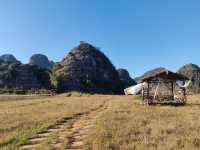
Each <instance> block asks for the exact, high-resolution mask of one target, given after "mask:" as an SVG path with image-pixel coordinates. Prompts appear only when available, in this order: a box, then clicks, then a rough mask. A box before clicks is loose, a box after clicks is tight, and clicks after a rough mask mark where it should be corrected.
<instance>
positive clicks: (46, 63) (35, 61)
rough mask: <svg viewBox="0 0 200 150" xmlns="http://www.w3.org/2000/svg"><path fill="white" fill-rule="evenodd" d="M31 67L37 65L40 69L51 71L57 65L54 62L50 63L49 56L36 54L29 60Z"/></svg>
mask: <svg viewBox="0 0 200 150" xmlns="http://www.w3.org/2000/svg"><path fill="white" fill-rule="evenodd" d="M29 64H30V65H37V66H38V67H39V68H43V69H48V70H51V69H52V67H53V65H54V64H55V63H54V62H53V61H50V60H49V59H48V58H47V56H45V55H43V54H34V55H33V56H31V58H30V60H29Z"/></svg>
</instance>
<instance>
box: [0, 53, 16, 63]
mask: <svg viewBox="0 0 200 150" xmlns="http://www.w3.org/2000/svg"><path fill="white" fill-rule="evenodd" d="M0 60H2V61H4V62H7V63H15V62H18V60H17V59H16V58H15V56H13V55H12V54H4V55H1V56H0Z"/></svg>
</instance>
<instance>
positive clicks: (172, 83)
mask: <svg viewBox="0 0 200 150" xmlns="http://www.w3.org/2000/svg"><path fill="white" fill-rule="evenodd" d="M171 90H172V98H173V99H172V100H174V82H173V81H172V82H171Z"/></svg>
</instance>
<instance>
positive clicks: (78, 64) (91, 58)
mask: <svg viewBox="0 0 200 150" xmlns="http://www.w3.org/2000/svg"><path fill="white" fill-rule="evenodd" d="M53 70H54V71H53V72H54V73H55V74H56V75H57V76H58V77H59V79H60V84H59V87H60V89H62V90H64V91H73V90H74V91H83V92H92V93H114V94H119V93H122V89H123V87H122V84H121V81H120V79H119V76H118V72H117V71H116V69H115V67H114V66H113V65H112V63H111V62H110V60H109V59H108V58H107V57H106V56H105V55H104V54H103V53H102V52H100V51H99V50H98V49H97V48H96V47H94V46H92V45H90V44H88V43H85V42H81V43H80V45H78V46H77V47H75V48H73V49H72V50H71V51H70V52H69V54H68V55H67V56H66V57H65V58H64V59H63V60H62V61H61V62H60V63H59V64H57V65H56V66H55V67H54V69H53Z"/></svg>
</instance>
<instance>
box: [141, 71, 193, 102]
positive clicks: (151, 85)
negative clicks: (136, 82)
mask: <svg viewBox="0 0 200 150" xmlns="http://www.w3.org/2000/svg"><path fill="white" fill-rule="evenodd" d="M186 80H189V79H188V78H187V77H185V76H183V75H181V74H178V73H174V72H172V71H169V70H167V69H165V68H160V69H157V70H155V71H153V72H151V73H149V74H148V75H146V76H143V77H142V78H141V79H140V83H143V85H144V86H143V90H142V102H143V103H144V104H148V105H150V104H185V103H186V101H187V96H186V86H184V85H183V83H185V81H186ZM144 83H145V84H144ZM181 83H182V84H181Z"/></svg>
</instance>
